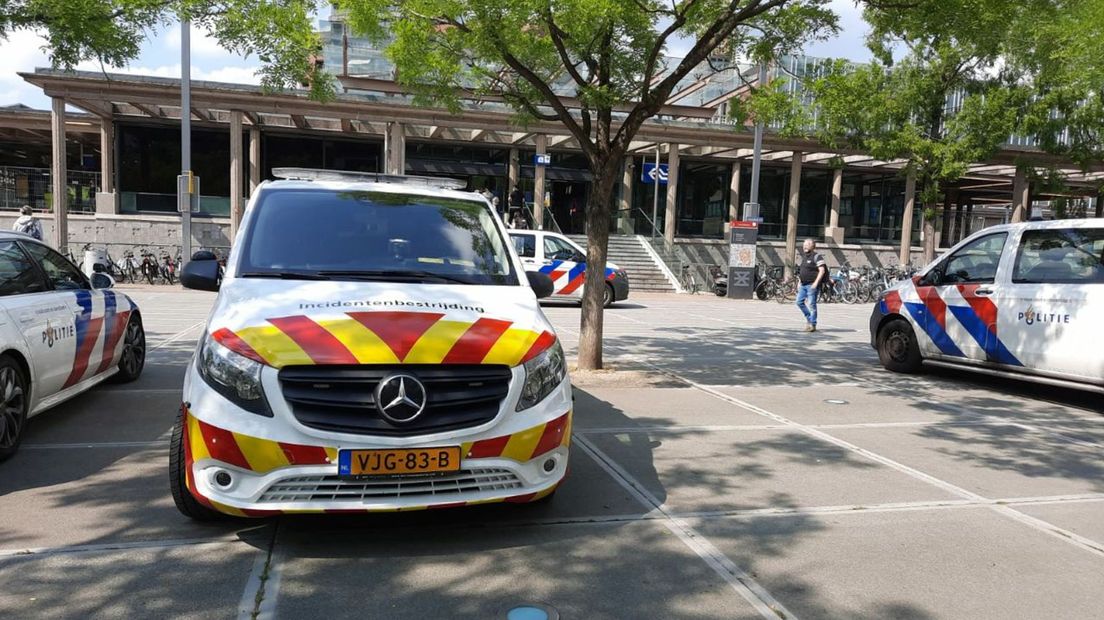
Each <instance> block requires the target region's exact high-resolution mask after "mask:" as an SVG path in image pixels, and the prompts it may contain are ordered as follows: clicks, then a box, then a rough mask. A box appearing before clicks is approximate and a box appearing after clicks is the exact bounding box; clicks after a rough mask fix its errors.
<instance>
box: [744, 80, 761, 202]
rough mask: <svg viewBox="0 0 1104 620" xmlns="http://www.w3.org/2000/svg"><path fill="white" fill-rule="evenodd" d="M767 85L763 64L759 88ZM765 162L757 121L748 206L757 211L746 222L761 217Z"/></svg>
mask: <svg viewBox="0 0 1104 620" xmlns="http://www.w3.org/2000/svg"><path fill="white" fill-rule="evenodd" d="M766 83H767V64H766V63H762V64H760V65H759V88H763V87H764V86H765V85H766ZM762 160H763V121H762V120H756V122H755V144H754V145H753V154H752V159H751V196H749V197H748V204H750V205H752V207H751V209H754V210H755V213H744V219H745V220H751V219H753V218H757V217H759V167H760V164H761V163H762Z"/></svg>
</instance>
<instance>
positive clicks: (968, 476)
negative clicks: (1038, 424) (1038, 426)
mask: <svg viewBox="0 0 1104 620" xmlns="http://www.w3.org/2000/svg"><path fill="white" fill-rule="evenodd" d="M828 432H829V433H830V434H831V435H833V436H835V437H839V438H840V439H843V440H845V441H849V442H851V443H854V444H856V445H858V446H861V447H863V448H867V449H869V450H873V451H874V452H876V453H878V454H880V455H882V456H885V457H888V458H891V459H893V460H895V461H897V462H900V463H903V464H905V465H908V466H910V467H912V468H915V469H917V470H919V471H922V472H924V473H926V474H929V475H932V476H935V477H936V478H940V479H942V480H945V481H947V482H950V483H952V484H955V485H957V486H959V487H962V488H965V489H967V490H970V491H973V492H974V493H977V494H979V495H982V496H983V497H988V498H991V499H996V498H1002V497H1033V496H1043V495H1060V494H1073V493H1104V460H1101V458H1100V449H1099V448H1096V447H1093V446H1082V445H1076V444H1072V443H1069V442H1067V441H1062V440H1061V439H1058V438H1055V437H1052V436H1049V435H1047V434H1045V433H1036V432H1031V431H1028V430H1025V429H1023V428H1020V427H1017V426H969V427H967V426H928V427H923V428H919V429H917V428H877V429H830V430H829V431H828Z"/></svg>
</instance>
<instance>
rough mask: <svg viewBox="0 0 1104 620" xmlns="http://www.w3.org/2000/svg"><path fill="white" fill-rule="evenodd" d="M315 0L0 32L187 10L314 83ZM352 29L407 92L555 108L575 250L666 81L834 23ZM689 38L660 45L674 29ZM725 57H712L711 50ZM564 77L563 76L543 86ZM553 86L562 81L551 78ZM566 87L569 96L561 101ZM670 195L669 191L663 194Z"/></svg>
mask: <svg viewBox="0 0 1104 620" xmlns="http://www.w3.org/2000/svg"><path fill="white" fill-rule="evenodd" d="M328 4H329V3H328V2H322V1H321V0H316V1H311V0H284V1H282V2H256V1H255V0H221V1H218V0H175V1H160V0H80V1H79V2H74V1H73V0H0V8H3V9H4V11H3V15H4V17H2V18H0V20H2V21H0V33H3V32H7V31H10V30H12V29H15V28H44V29H46V30H47V31H48V33H49V40H50V47H51V49H52V53H53V58H54V60H55V63H57V64H59V65H61V66H66V67H71V66H73V65H74V64H75V63H76V62H77V61H79V60H84V59H87V58H96V59H100V60H102V61H103V62H105V63H107V64H113V65H118V64H123V63H125V62H126V61H127V60H129V59H132V58H134V57H135V56H136V54H137V52H138V47H139V44H140V43H141V40H142V38H143V36H144V33H145V32H146V31H147V30H148V29H149V28H152V27H154V26H156V25H160V24H164V23H166V22H167V21H168V20H171V19H172V18H173V17H174V16H188V17H190V18H192V19H193V21H194V22H195V23H198V24H199V25H200V26H202V27H204V28H206V29H207V30H209V31H210V32H211V33H213V35H214V36H215V37H216V38H217V39H218V41H219V42H220V43H221V44H223V45H224V46H225V47H227V48H228V49H230V50H233V51H237V52H244V53H254V54H257V55H258V56H259V57H260V58H261V60H262V61H264V63H265V66H264V68H263V71H262V76H263V79H264V84H265V85H266V86H268V87H270V88H281V87H289V86H294V85H295V84H298V83H300V82H301V81H303V80H304V79H306V80H307V82H308V83H310V84H311V87H312V91H313V95H314V96H315V97H320V98H324V97H327V96H328V95H329V94H330V93H332V89H333V84H332V82H331V81H330V80H329V79H328V77H327V76H325V75H312V74H311V71H312V68H313V65H312V64H311V62H310V56H311V54H312V53H314V52H316V51H317V48H318V46H319V44H318V37H317V35H315V34H314V33H313V29H312V28H311V24H310V23H309V16H310V15H311V13H312V12H313V10H315V9H318V8H322V7H324V6H326V5H328ZM334 4H335V6H336V7H337V8H338V9H339V10H341V11H342V12H343V13H344V14H345V15H346V16H347V20H348V23H349V24H350V26H351V27H352V29H353V31H354V32H357V33H360V34H365V35H368V36H371V37H374V38H375V39H377V40H379V41H382V40H383V39H384V38H385V35H387V38H388V40H389V41H390V44H389V51H388V53H389V55H390V57H391V58H392V60H393V61H394V62H395V64H396V67H397V71H398V76H399V80H400V82H401V83H402V84H404V85H405V86H406V87H407V88H409V89H410V90H411V91H412V92H413V93H415V94H416V95H417V101H418V102H420V103H433V104H443V105H446V106H449V107H450V108H452V109H457V108H458V106H459V103H460V102H459V99H458V89H459V88H461V87H463V88H467V89H474V90H475V91H476V92H478V93H493V94H495V95H497V96H501V97H503V98H504V99H505V100H506V101H507V102H508V103H509V104H510V105H511V106H512V107H513V108H514V109H515V110H516V111H517V113H518V117H519V118H518V121H519V122H520V123H525V122H527V121H532V120H534V119H539V120H544V121H557V122H560V123H562V124H563V125H564V126H565V127H566V128H567V130H568V131H569V132H570V134H571V135H572V137H574V138H575V140H576V141H577V142H578V143H579V147H580V149H581V150H582V152H583V154H584V155H585V157H586V161H587V164H588V166H589V168H590V172H591V174H592V175H593V182H592V189H591V192H590V196H589V198H588V200H587V204H586V228H587V238H588V246H587V261H588V263H589V264H591V265H604V264H605V263H606V253H607V245H608V240H609V230H608V229H609V221H610V217H611V216H612V208H611V207H612V202H613V198H614V193H615V187H616V182H617V180H618V178H619V168H620V166H621V164H622V162H623V160H624V158H625V156H626V154H627V152H628V148H629V145H630V143H631V142H632V140H633V138H634V137H635V136H636V134H637V132H638V131H639V130H640V128H641V126H642V125H643V124H644V122H645V121H647V120H648V119H650V118H652V117H654V116H655V115H656V114H658V113H659V112H660V110H661V109H662V107H663V105H664V103H665V102H666V101H667V100H668V98H669V97H670V95H671V93H672V92H673V91H674V89H675V87H676V85H677V84H678V83H679V82H680V81H682V80H683V79H684V78H685V77H686V76H688V75H689V74H690V73H691V72H692V71H694V70H696V69H697V70H701V69H702V68H703V67H704V68H706V69H708V68H709V66H710V64H709V61H718V60H719V61H720V62H730V61H732V60H733V59H736V58H740V57H747V58H751V59H753V60H755V59H764V58H767V57H769V56H770V55H771V54H772V52H773V53H777V52H782V51H786V50H792V49H795V48H798V47H800V46H801V45H802V44H803V43H804V42H806V41H808V40H810V39H811V38H815V37H821V36H826V35H828V34H830V33H833V32H834V31H835V29H836V16H835V14H834V13H832V12H831V11H830V10H829V9H828V8H827V5H828V4H829V0H557V1H556V2H553V1H552V0H511V1H509V2H503V1H502V0H469V1H463V2H461V1H456V0H338V1H337V2H335V3H334ZM676 41H679V42H682V43H684V44H686V45H687V46H688V50H687V51H686V53H685V56H684V57H683V58H673V59H669V58H667V56H666V54H667V52H668V51H669V47H670V45H671V44H672V43H674V42H676ZM719 54H721V55H723V58H718V55H719ZM563 80H566V81H567V82H568V83H569V84H570V88H568V89H561V88H558V87H557V86H556V85H557V84H559V83H561V82H562V81H563ZM565 92H566V93H567V94H564V93H565ZM569 97H570V98H573V99H575V100H577V101H578V104H577V105H573V104H572V102H571V101H570V100H569ZM671 208H673V205H672V207H671ZM603 286H604V282H602V280H600V279H592V280H588V281H587V282H586V285H585V288H584V293H583V309H582V318H581V333H580V340H579V367H580V368H581V369H597V368H601V367H602V293H603V291H602V287H603Z"/></svg>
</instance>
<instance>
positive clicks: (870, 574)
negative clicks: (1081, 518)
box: [696, 508, 1104, 620]
mask: <svg viewBox="0 0 1104 620" xmlns="http://www.w3.org/2000/svg"><path fill="white" fill-rule="evenodd" d="M696 526H697V529H698V531H699V532H700V533H702V534H703V535H704V536H705V537H706V538H708V539H709V540H710V541H711V542H712V543H713V544H714V545H716V546H717V547H718V548H719V549H720V550H721V551H722V552H724V553H725V554H726V555H727V556H728V557H729V558H730V559H731V560H733V561H734V562H736V564H737V565H740V566H742V567H743V569H744V570H745V571H748V572H749V573H751V574H752V575H753V576H754V577H755V578H756V579H757V580H758V581H759V583H761V584H762V585H763V586H764V587H765V588H766V589H767V590H768V591H769V592H770V593H771V594H773V595H774V596H775V598H777V599H778V600H779V601H780V602H781V603H782V604H783V605H785V606H786V607H787V608H788V609H789V610H790V611H791V612H793V613H794V614H795V615H797V616H798V617H801V618H900V619H906V620H928V619H936V618H948V619H959V618H975V619H987V618H992V619H994V620H1008V619H1019V618H1090V617H1099V615H1100V610H1101V608H1102V607H1104V588H1101V585H1102V581H1101V575H1104V559H1102V558H1100V557H1099V556H1096V555H1094V554H1091V553H1089V552H1086V551H1084V550H1082V549H1080V548H1077V547H1074V546H1073V545H1070V544H1068V543H1065V542H1063V541H1061V540H1058V539H1056V538H1054V537H1052V536H1050V535H1047V534H1044V533H1042V532H1039V531H1037V530H1034V529H1032V528H1029V527H1025V526H1023V525H1021V524H1020V523H1018V522H1015V521H1012V520H1011V519H1008V518H1005V517H1001V516H999V515H998V514H996V513H995V512H993V511H992V510H989V509H987V508H965V509H954V510H935V511H904V512H889V513H877V514H872V513H867V514H861V513H848V514H839V515H831V516H827V515H821V516H815V517H808V516H805V517H772V518H762V519H731V518H726V519H712V520H708V521H705V520H703V521H699V522H697V523H696ZM1013 541H1014V544H1010V543H1011V542H1013ZM1056 571H1060V572H1061V577H1060V578H1057V577H1058V576H1057V574H1056Z"/></svg>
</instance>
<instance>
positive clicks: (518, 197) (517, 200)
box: [510, 185, 525, 209]
mask: <svg viewBox="0 0 1104 620" xmlns="http://www.w3.org/2000/svg"><path fill="white" fill-rule="evenodd" d="M524 203H525V194H524V193H522V191H521V188H520V187H518V186H516V185H515V186H514V191H512V192H510V209H520V208H522V207H523V206H525V204H524Z"/></svg>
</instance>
